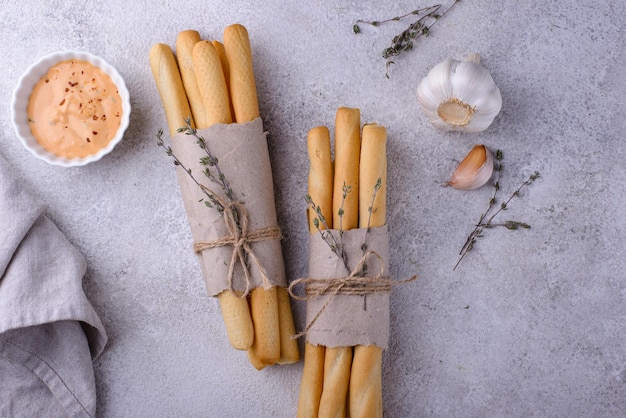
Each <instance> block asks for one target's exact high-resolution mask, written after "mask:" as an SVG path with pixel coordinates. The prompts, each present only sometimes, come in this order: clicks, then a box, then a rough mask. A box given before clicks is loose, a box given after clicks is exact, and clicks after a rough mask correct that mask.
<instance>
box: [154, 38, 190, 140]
mask: <svg viewBox="0 0 626 418" xmlns="http://www.w3.org/2000/svg"><path fill="white" fill-rule="evenodd" d="M150 68H151V69H152V75H153V77H154V81H155V82H156V85H157V89H158V91H159V95H160V96H161V102H162V103H163V108H164V110H165V118H166V119H167V125H168V127H169V131H170V136H171V137H174V136H175V135H176V132H177V130H178V128H181V127H184V126H185V119H186V118H191V109H190V108H189V102H188V101H187V95H186V93H185V88H184V87H183V82H182V79H181V77H180V72H179V70H178V65H177V64H176V58H175V57H174V52H172V48H170V47H169V46H168V45H165V44H161V43H159V44H155V45H153V46H152V48H150ZM191 124H192V126H193V118H191Z"/></svg>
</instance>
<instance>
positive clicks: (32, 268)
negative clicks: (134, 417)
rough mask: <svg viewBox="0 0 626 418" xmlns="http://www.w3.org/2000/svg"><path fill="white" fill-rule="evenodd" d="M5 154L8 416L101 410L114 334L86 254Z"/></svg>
mask: <svg viewBox="0 0 626 418" xmlns="http://www.w3.org/2000/svg"><path fill="white" fill-rule="evenodd" d="M44 211H45V205H44V203H43V202H41V201H40V200H39V199H37V198H36V197H34V196H33V195H32V194H31V193H30V192H29V191H28V190H26V188H25V187H24V186H23V185H22V184H21V183H20V182H19V181H18V180H17V179H16V178H15V176H14V175H13V173H12V172H11V168H10V167H9V165H8V163H7V162H6V160H4V159H3V158H2V156H0V416H2V417H22V416H46V417H56V416H58V417H88V416H95V412H96V387H95V379H94V373H93V359H95V358H96V357H97V356H99V355H100V354H101V353H102V351H103V349H104V346H105V344H106V341H107V336H106V332H105V330H104V327H103V325H102V322H101V321H100V318H98V315H97V314H96V312H95V311H94V309H93V307H92V306H91V304H90V303H89V301H88V300H87V297H86V296H85V294H84V292H83V288H82V279H83V276H84V275H85V271H86V262H85V259H84V258H83V256H82V255H81V254H80V253H79V252H78V250H77V249H76V248H75V247H74V246H73V245H72V244H70V242H69V241H68V240H67V239H66V238H65V236H64V235H63V233H61V231H59V229H58V228H57V227H56V226H55V225H54V223H53V222H52V221H51V220H50V219H49V218H48V217H46V216H45V214H44Z"/></svg>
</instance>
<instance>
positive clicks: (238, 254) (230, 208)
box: [194, 196, 281, 297]
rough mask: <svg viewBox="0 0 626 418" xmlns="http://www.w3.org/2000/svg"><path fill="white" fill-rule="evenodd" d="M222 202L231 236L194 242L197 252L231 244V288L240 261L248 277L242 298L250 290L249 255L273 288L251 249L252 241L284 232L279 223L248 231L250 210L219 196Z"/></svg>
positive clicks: (229, 272)
mask: <svg viewBox="0 0 626 418" xmlns="http://www.w3.org/2000/svg"><path fill="white" fill-rule="evenodd" d="M216 199H217V200H218V202H219V204H220V205H221V206H222V207H223V208H224V211H223V213H222V215H223V217H224V223H225V224H226V229H227V230H228V235H227V236H225V237H222V238H219V239H217V240H214V241H200V242H196V243H195V244H194V251H195V252H196V253H201V252H203V251H204V250H210V249H212V248H218V247H225V246H227V245H232V247H233V252H232V255H231V257H230V264H229V266H228V289H229V290H231V291H234V288H233V279H234V275H235V265H236V264H237V263H239V264H241V267H242V268H243V271H244V275H245V278H246V280H245V281H246V288H245V291H244V292H243V294H242V295H241V297H246V296H247V295H248V293H250V289H251V276H250V268H249V267H248V262H247V258H248V257H249V258H250V259H251V260H252V262H253V263H254V264H255V265H256V267H257V268H258V270H259V273H260V274H261V277H262V278H263V286H264V287H266V288H269V287H272V286H273V283H272V281H271V280H270V278H269V277H268V275H267V271H266V270H265V268H264V267H263V265H262V264H261V261H260V260H259V258H258V257H257V255H256V254H255V252H254V251H253V250H252V248H251V246H250V244H251V243H253V242H261V241H268V240H274V239H280V238H281V233H280V229H279V228H278V227H277V226H269V227H265V228H260V229H257V230H254V231H248V212H247V211H246V208H245V206H244V205H243V204H242V203H241V202H224V201H223V200H221V199H219V198H218V197H217V196H216Z"/></svg>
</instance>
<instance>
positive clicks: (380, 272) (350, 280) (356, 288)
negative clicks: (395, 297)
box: [287, 250, 417, 338]
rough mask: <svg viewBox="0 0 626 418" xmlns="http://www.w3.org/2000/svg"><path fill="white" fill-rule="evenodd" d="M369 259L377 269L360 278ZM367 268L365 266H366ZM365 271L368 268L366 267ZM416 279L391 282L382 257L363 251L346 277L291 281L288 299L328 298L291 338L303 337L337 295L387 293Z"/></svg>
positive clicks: (306, 278)
mask: <svg viewBox="0 0 626 418" xmlns="http://www.w3.org/2000/svg"><path fill="white" fill-rule="evenodd" d="M369 258H374V259H375V260H376V261H377V265H378V269H377V270H375V271H377V273H376V275H374V276H361V273H362V271H363V267H364V266H365V265H366V264H367V261H368V259H369ZM368 267H369V266H368ZM368 270H369V268H368ZM416 279H417V275H415V276H413V277H411V278H409V279H406V280H400V281H399V280H393V279H391V278H390V277H389V276H385V264H384V261H383V258H382V257H381V256H380V254H378V253H377V252H376V251H373V250H369V251H366V252H365V253H364V254H363V256H362V257H361V259H360V260H359V262H358V263H357V264H356V266H355V267H354V268H353V269H352V271H350V273H349V274H348V276H347V277H337V278H328V279H317V278H312V277H305V278H301V279H297V280H294V281H293V282H291V284H290V285H289V288H288V289H287V290H288V291H289V294H290V295H291V297H292V298H294V299H296V300H311V299H315V298H318V297H321V296H328V298H327V299H326V301H325V302H324V305H322V307H321V308H320V309H319V311H318V312H317V313H316V314H315V316H314V317H313V319H312V320H311V321H310V322H309V323H308V324H307V326H306V327H305V329H304V330H303V331H302V332H300V333H298V334H296V335H294V336H293V337H292V338H299V337H301V336H303V335H305V334H306V333H307V332H308V331H309V330H310V329H311V327H312V326H313V324H314V323H315V321H317V319H318V318H319V317H320V316H321V315H322V313H323V312H324V311H325V310H326V308H327V307H328V305H329V304H330V303H331V301H332V300H333V298H334V296H337V295H356V296H366V295H371V294H380V293H388V292H390V291H391V289H392V288H393V287H394V286H398V285H401V284H405V283H408V282H412V281H413V280H416ZM300 284H304V285H305V291H304V295H303V296H300V295H297V294H296V293H295V292H294V288H295V287H296V286H298V285H300Z"/></svg>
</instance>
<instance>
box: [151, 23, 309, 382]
mask: <svg viewBox="0 0 626 418" xmlns="http://www.w3.org/2000/svg"><path fill="white" fill-rule="evenodd" d="M150 66H151V68H152V73H153V76H154V79H155V81H156V85H157V88H158V91H159V94H160V96H161V101H162V103H163V107H164V110H165V115H166V118H167V123H168V126H169V133H170V139H171V148H169V149H168V154H171V155H172V156H173V158H174V163H175V164H176V165H177V176H178V182H179V186H180V190H181V194H182V196H183V200H184V205H185V211H186V214H187V218H188V221H189V225H190V227H191V235H192V238H193V240H194V250H195V252H196V253H197V255H198V257H199V260H200V265H201V268H202V273H203V277H204V281H205V285H206V288H207V292H208V293H209V295H211V296H215V297H217V298H218V299H219V303H220V307H221V311H222V317H223V320H224V324H225V328H226V333H227V335H228V338H229V340H230V343H231V345H232V346H233V347H234V348H236V349H238V350H246V351H247V352H248V357H249V359H250V362H251V363H252V364H253V366H254V367H256V368H257V369H259V370H260V369H262V368H264V367H266V366H269V365H273V364H276V363H279V364H286V363H294V362H297V361H298V360H299V352H298V346H297V342H296V341H295V340H293V339H292V338H291V337H292V336H293V334H294V333H295V327H294V323H293V317H292V311H291V304H290V299H289V294H288V292H287V289H286V288H285V286H286V278H285V267H284V262H283V257H282V250H281V246H280V238H281V236H280V231H279V229H278V225H277V219H276V209H275V202H274V192H273V180H272V172H271V166H270V160H269V154H268V149H267V140H266V133H265V132H264V130H263V122H262V120H261V118H260V117H259V105H258V100H257V93H256V85H255V79H254V72H253V66H252V51H251V48H250V41H249V37H248V32H247V30H246V28H245V27H244V26H241V25H238V24H236V25H231V26H228V27H227V28H226V29H225V30H224V38H223V42H220V41H218V40H205V39H201V37H200V34H199V33H198V32H197V31H195V30H187V31H183V32H180V33H179V34H178V37H177V39H176V53H175V54H174V52H173V50H172V48H171V47H170V46H169V45H166V44H163V43H159V44H156V45H154V46H153V47H152V49H151V50H150ZM161 144H162V143H161Z"/></svg>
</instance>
